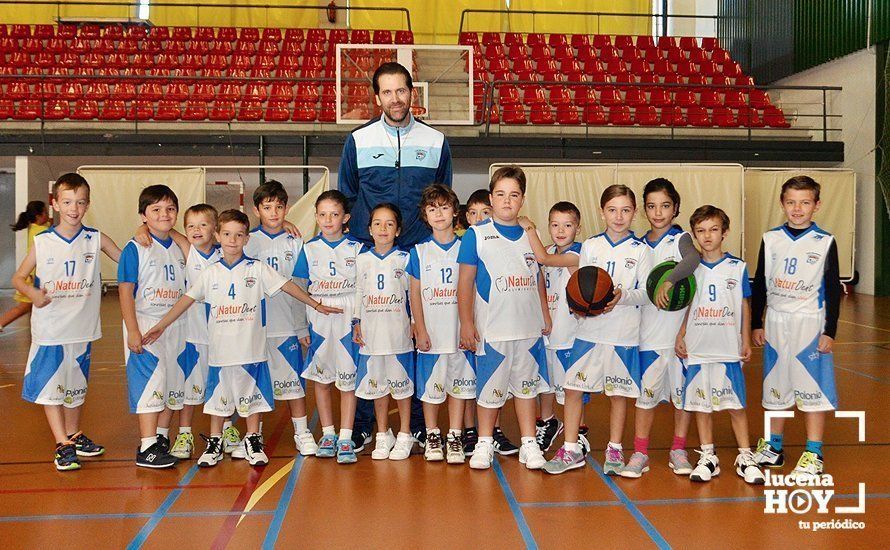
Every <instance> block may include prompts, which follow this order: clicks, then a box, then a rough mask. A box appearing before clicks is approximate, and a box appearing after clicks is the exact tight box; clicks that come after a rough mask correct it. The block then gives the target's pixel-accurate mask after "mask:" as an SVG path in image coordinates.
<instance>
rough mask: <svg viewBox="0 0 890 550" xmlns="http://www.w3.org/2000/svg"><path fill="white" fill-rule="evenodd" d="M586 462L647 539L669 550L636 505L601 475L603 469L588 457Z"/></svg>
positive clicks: (668, 545) (656, 530)
mask: <svg viewBox="0 0 890 550" xmlns="http://www.w3.org/2000/svg"><path fill="white" fill-rule="evenodd" d="M587 462H588V463H589V464H590V467H591V468H593V470H594V471H595V472H596V473H597V475H599V476H600V479H602V480H603V482H604V483H605V484H606V485H607V486H608V487H609V489H611V490H612V492H613V493H614V494H615V496H616V497H618V500H620V501H621V503H622V504H624V507H625V508H627V510H628V512H630V515H632V516H633V517H634V519H635V520H637V523H639V524H640V527H642V528H643V530H644V531H646V534H648V535H649V538H651V539H652V542H654V543H655V546H657V547H658V548H660V549H665V548H670V547H671V545H670V544H668V542H667V541H666V540H665V539H664V537H662V536H661V533H659V532H658V529H656V528H655V526H654V525H652V522H650V521H649V520H648V519H646V516H644V515H643V513H642V512H640V509H639V508H637V506H636V504H634V501H632V500H631V499H630V498H629V497H628V496H627V495H626V494H624V491H622V490H621V488H620V487H619V486H618V485H617V484H616V483H615V482H614V481H612V478H610V477H609V476H607V475H606V474H604V473H603V469H602V467H601V466H600V465H599V463H597V462H596V461H594V460H593V459H591V458H590V456H588V457H587Z"/></svg>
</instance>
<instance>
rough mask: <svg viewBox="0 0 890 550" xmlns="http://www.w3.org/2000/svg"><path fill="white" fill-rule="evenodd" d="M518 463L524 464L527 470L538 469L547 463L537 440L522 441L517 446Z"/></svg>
mask: <svg viewBox="0 0 890 550" xmlns="http://www.w3.org/2000/svg"><path fill="white" fill-rule="evenodd" d="M519 463H520V464H525V467H526V468H528V469H529V470H540V469H541V468H543V467H544V464H546V463H547V459H546V458H544V453H543V452H542V451H541V447H540V446H539V445H538V443H537V442H535V443H523V445H522V447H520V448H519Z"/></svg>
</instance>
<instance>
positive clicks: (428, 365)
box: [408, 184, 476, 464]
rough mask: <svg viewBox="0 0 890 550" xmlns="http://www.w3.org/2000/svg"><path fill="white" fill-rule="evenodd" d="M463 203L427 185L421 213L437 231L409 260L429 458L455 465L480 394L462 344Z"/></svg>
mask: <svg viewBox="0 0 890 550" xmlns="http://www.w3.org/2000/svg"><path fill="white" fill-rule="evenodd" d="M457 205H458V202H457V195H456V194H455V193H454V191H452V190H451V188H450V187H447V186H444V185H441V184H433V185H430V186H429V187H427V188H426V189H424V190H423V193H422V194H421V197H420V217H421V219H423V221H424V222H426V224H427V225H429V226H430V228H431V229H432V230H433V234H432V236H431V237H429V238H427V239H426V240H424V241H421V242H419V243H417V245H415V246H414V248H412V249H411V252H410V258H409V260H408V275H410V276H411V278H410V285H411V304H412V305H413V308H412V313H413V315H414V333H415V338H416V345H417V374H416V388H417V394H418V395H419V396H420V400H421V401H422V402H423V416H424V420H425V421H426V445H425V449H424V458H426V460H429V461H439V460H447V462H448V463H449V464H463V463H464V461H465V457H464V447H463V438H462V435H461V431H462V428H463V421H464V412H465V411H464V410H465V408H466V404H467V400H471V399H475V398H476V372H475V369H474V364H475V358H474V356H473V354H472V353H470V352H468V351H466V350H461V349H459V346H460V328H459V324H458V316H457V278H458V277H457V276H458V271H459V268H458V264H457V253H458V251H459V250H460V239H459V238H458V237H457V236H456V235H455V233H454V227H455V220H456V217H457ZM446 397H447V400H448V436H447V441H446V445H445V449H444V452H443V448H442V435H441V432H440V431H439V427H438V416H439V405H441V404H442V403H443V402H445V400H446Z"/></svg>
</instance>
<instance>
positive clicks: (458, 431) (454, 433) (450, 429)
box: [448, 428, 461, 437]
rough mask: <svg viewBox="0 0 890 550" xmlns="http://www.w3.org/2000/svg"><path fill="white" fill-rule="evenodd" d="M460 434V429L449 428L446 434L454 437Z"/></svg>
mask: <svg viewBox="0 0 890 550" xmlns="http://www.w3.org/2000/svg"><path fill="white" fill-rule="evenodd" d="M460 433H461V430H460V428H449V430H448V434H449V435H453V436H455V437H457V436H459V435H460Z"/></svg>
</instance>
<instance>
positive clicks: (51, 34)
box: [34, 25, 119, 40]
mask: <svg viewBox="0 0 890 550" xmlns="http://www.w3.org/2000/svg"><path fill="white" fill-rule="evenodd" d="M116 28H119V27H116ZM55 36H56V30H55V28H53V26H52V25H34V38H37V39H39V40H47V39H49V38H55Z"/></svg>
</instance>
